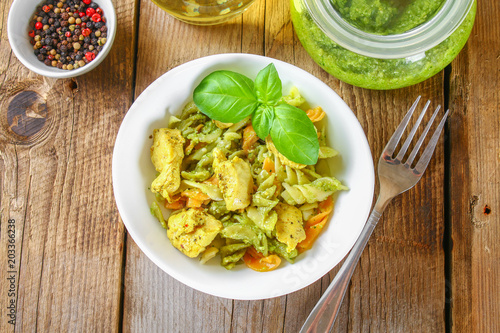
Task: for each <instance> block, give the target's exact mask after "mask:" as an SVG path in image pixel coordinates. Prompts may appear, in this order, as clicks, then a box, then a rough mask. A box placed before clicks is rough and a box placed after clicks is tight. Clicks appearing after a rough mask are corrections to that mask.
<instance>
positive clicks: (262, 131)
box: [252, 104, 274, 140]
mask: <svg viewBox="0 0 500 333" xmlns="http://www.w3.org/2000/svg"><path fill="white" fill-rule="evenodd" d="M273 120H274V108H273V107H272V106H269V105H265V104H261V105H259V107H258V108H257V110H255V113H254V114H253V115H252V127H253V129H254V131H255V133H257V135H258V136H259V138H261V139H262V140H265V139H266V138H267V136H268V135H269V131H270V130H271V125H272V124H273Z"/></svg>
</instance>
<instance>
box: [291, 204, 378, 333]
mask: <svg viewBox="0 0 500 333" xmlns="http://www.w3.org/2000/svg"><path fill="white" fill-rule="evenodd" d="M377 206H378V205H375V208H374V209H373V210H372V212H371V214H370V217H369V218H368V221H367V222H366V224H365V227H364V228H363V231H362V232H361V235H360V236H359V238H358V240H357V241H356V243H355V244H354V246H353V248H352V250H351V252H350V253H349V256H348V257H347V259H346V260H345V262H344V264H343V265H342V267H341V268H340V271H339V272H338V273H337V275H336V276H335V278H334V279H333V281H332V283H331V284H330V285H329V286H328V289H326V291H325V293H324V294H323V296H321V298H320V300H319V302H318V303H317V304H316V306H315V307H314V309H313V310H312V311H311V313H310V314H309V317H307V320H306V322H305V323H304V325H303V326H302V329H301V330H300V333H327V332H329V331H330V330H331V328H332V327H333V323H334V322H335V318H336V317H337V313H338V311H339V309H340V305H341V304H342V300H343V299H344V295H345V292H346V290H347V286H348V285H349V281H350V280H351V276H352V273H353V272H354V269H355V268H356V264H357V263H358V260H359V257H360V256H361V253H362V252H363V249H364V248H365V246H366V244H367V243H368V239H369V238H370V236H371V234H372V232H373V229H374V228H375V226H376V225H377V223H378V221H379V220H380V216H382V211H383V209H384V208H385V205H383V206H382V207H380V208H381V211H379V210H378V209H377V208H379V207H377Z"/></svg>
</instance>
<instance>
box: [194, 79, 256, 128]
mask: <svg viewBox="0 0 500 333" xmlns="http://www.w3.org/2000/svg"><path fill="white" fill-rule="evenodd" d="M253 89H254V84H253V82H252V80H250V79H249V78H248V77H246V76H245V75H242V74H239V73H236V72H232V71H225V70H221V71H215V72H213V73H210V74H209V75H207V76H206V77H205V78H204V79H203V80H202V81H201V82H200V84H199V85H198V86H197V87H196V88H195V90H194V93H193V100H194V103H195V104H196V106H197V107H198V108H199V109H200V111H201V112H203V113H204V114H205V115H207V116H208V117H210V118H211V119H215V120H218V121H222V122H223V123H237V122H238V121H240V120H242V119H243V118H245V117H247V116H249V115H251V114H252V113H253V112H254V111H255V109H256V108H257V106H258V105H259V102H258V101H257V97H256V95H255V92H254V90H253Z"/></svg>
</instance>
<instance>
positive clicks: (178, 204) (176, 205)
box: [164, 195, 186, 210]
mask: <svg viewBox="0 0 500 333" xmlns="http://www.w3.org/2000/svg"><path fill="white" fill-rule="evenodd" d="M164 206H165V208H167V209H172V210H177V209H182V208H184V207H185V206H186V198H183V197H181V196H180V195H177V197H175V199H174V201H172V202H168V201H167V200H165V205H164Z"/></svg>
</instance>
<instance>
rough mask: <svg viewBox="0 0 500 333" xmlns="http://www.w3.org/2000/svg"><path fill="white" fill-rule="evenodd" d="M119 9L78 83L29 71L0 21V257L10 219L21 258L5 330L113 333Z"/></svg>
mask: <svg viewBox="0 0 500 333" xmlns="http://www.w3.org/2000/svg"><path fill="white" fill-rule="evenodd" d="M4 3H5V2H3V3H2V4H4ZM9 3H10V2H9ZM115 6H116V9H117V13H118V17H119V18H120V20H121V22H122V23H123V25H121V26H119V28H118V35H117V38H116V40H115V45H114V47H113V49H112V51H111V52H110V54H109V55H108V57H107V59H105V60H104V62H103V63H102V64H101V65H100V66H99V67H98V68H97V69H96V70H95V71H93V72H91V73H89V74H87V75H84V76H81V77H78V78H76V79H74V80H71V79H68V80H58V81H56V80H43V79H42V78H41V77H39V76H37V75H35V74H33V73H29V71H28V70H27V69H26V68H24V66H22V65H21V64H20V62H19V61H18V60H17V59H16V58H15V56H14V55H13V53H12V52H11V50H10V47H9V45H8V42H7V36H6V28H5V25H6V22H5V21H2V30H1V31H0V33H1V45H2V47H1V48H0V49H1V51H0V52H1V53H2V54H1V56H2V59H8V62H7V63H5V62H2V64H1V65H0V66H1V71H0V82H1V83H0V90H1V91H2V93H1V94H0V103H1V109H0V112H1V117H2V126H1V128H0V152H1V158H0V160H1V161H2V162H1V165H2V169H1V176H0V179H1V181H0V184H1V185H2V191H1V199H2V200H1V212H2V215H1V223H2V224H1V228H2V230H1V235H2V237H1V239H0V241H1V246H0V248H1V250H0V251H1V252H0V253H1V255H2V258H4V257H6V253H5V252H4V251H5V250H6V249H7V243H6V241H7V238H6V237H5V236H7V231H6V228H7V224H8V223H7V221H8V219H15V220H16V244H15V245H16V255H17V260H16V264H15V267H14V269H13V270H14V271H15V272H16V273H15V275H16V284H15V285H16V290H15V293H16V301H17V304H16V311H17V318H16V324H15V326H13V325H9V324H8V323H7V322H6V320H3V319H4V318H2V320H1V321H0V331H2V332H7V331H12V330H14V329H15V331H18V332H27V331H36V330H39V331H45V332H46V331H66V332H69V331H116V330H117V329H118V325H119V323H120V306H119V304H120V292H121V276H122V274H121V272H122V265H121V264H122V254H123V250H124V249H123V237H124V227H123V225H122V224H121V223H120V221H119V219H118V212H117V210H116V206H115V203H114V199H113V192H112V186H111V155H112V149H113V144H114V138H115V137H116V133H117V131H118V126H119V124H120V123H121V119H122V117H123V114H124V112H125V110H127V108H128V107H129V105H130V103H131V99H132V98H131V96H132V89H131V88H132V80H131V77H132V69H133V53H132V42H133V33H134V29H133V20H134V15H133V10H134V3H133V2H132V1H128V0H127V1H125V0H124V1H115ZM8 7H9V6H5V7H4V9H3V12H2V17H6V16H7V12H8ZM17 87H18V88H17ZM30 91H34V92H36V93H37V94H38V96H37V99H36V100H35V101H34V102H29V103H28V104H26V105H24V106H22V105H19V104H16V103H17V102H18V100H21V99H22V98H21V97H22V96H25V95H23V94H26V92H28V94H29V92H30ZM20 96H21V97H20ZM25 97H26V96H25ZM16 99H17V100H16ZM13 105H17V110H14V111H13V109H12V107H13ZM9 112H16V114H17V115H19V117H18V118H17V120H16V119H14V118H12V117H9ZM40 124H42V125H40ZM4 264H6V263H4V262H2V265H4ZM0 272H1V273H0V274H1V282H0V287H1V288H0V290H1V293H2V294H1V301H0V302H1V304H2V309H4V308H5V307H6V302H7V301H9V299H10V297H8V295H5V294H4V292H5V291H6V290H7V289H6V284H5V282H4V281H6V274H7V273H6V271H5V270H4V267H2V269H1V270H0ZM3 313H4V312H3V310H2V314H3ZM2 317H4V316H3V315H2Z"/></svg>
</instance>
